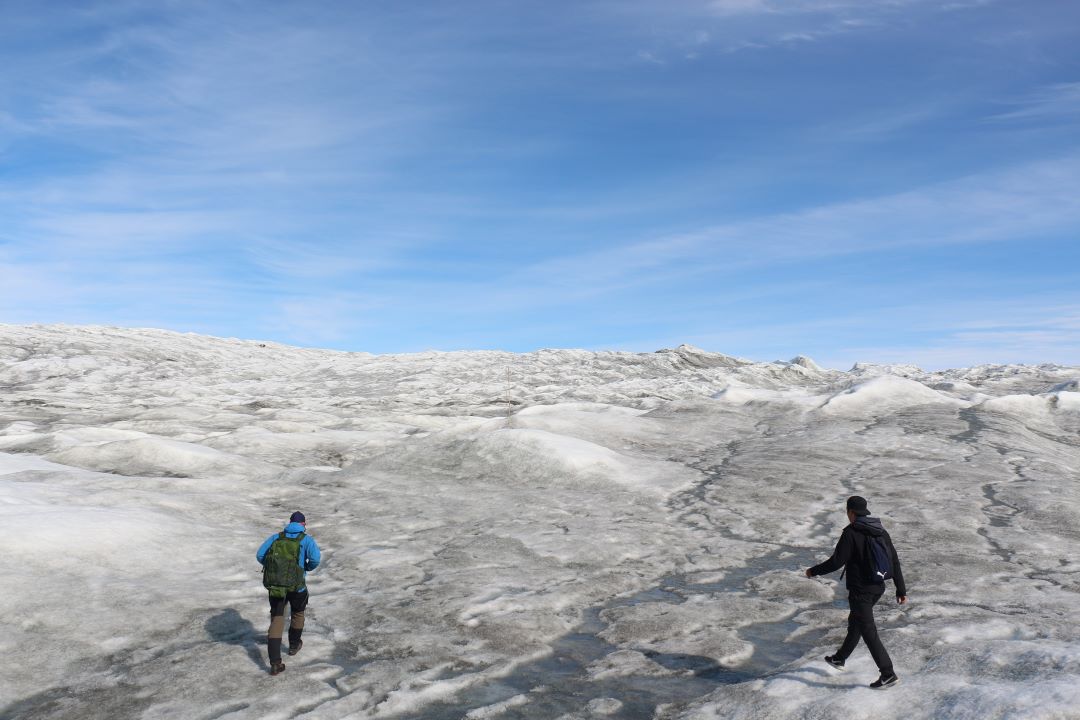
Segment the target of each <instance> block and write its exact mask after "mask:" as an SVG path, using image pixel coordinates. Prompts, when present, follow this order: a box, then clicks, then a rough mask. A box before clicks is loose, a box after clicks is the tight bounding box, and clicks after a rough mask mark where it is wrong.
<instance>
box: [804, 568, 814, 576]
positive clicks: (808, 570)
mask: <svg viewBox="0 0 1080 720" xmlns="http://www.w3.org/2000/svg"><path fill="white" fill-rule="evenodd" d="M806 577H814V576H813V575H811V574H810V568H806Z"/></svg>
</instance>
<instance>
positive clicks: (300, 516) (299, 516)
mask: <svg viewBox="0 0 1080 720" xmlns="http://www.w3.org/2000/svg"><path fill="white" fill-rule="evenodd" d="M863 505H864V506H865V505H866V501H863ZM289 522H291V523H293V522H298V523H306V522H307V520H305V519H304V513H302V512H300V511H299V510H297V511H296V512H294V513H293V514H292V515H290V516H289Z"/></svg>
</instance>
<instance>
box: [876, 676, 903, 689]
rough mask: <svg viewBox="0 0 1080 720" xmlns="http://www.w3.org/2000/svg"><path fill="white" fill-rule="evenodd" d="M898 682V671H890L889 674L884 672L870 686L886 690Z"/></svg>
mask: <svg viewBox="0 0 1080 720" xmlns="http://www.w3.org/2000/svg"><path fill="white" fill-rule="evenodd" d="M898 682H900V678H898V677H896V673H889V674H888V675H886V674H885V673H882V674H881V677H879V678H878V679H877V680H875V681H874V682H872V683H870V687H872V688H873V689H875V690H885V689H886V688H891V687H892V686H893V685H895V684H896V683H898Z"/></svg>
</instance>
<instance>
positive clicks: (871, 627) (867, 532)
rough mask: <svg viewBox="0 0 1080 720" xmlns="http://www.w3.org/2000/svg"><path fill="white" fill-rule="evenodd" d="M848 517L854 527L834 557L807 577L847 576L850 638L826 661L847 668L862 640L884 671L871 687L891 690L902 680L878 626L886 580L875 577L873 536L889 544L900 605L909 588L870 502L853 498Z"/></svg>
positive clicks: (897, 598)
mask: <svg viewBox="0 0 1080 720" xmlns="http://www.w3.org/2000/svg"><path fill="white" fill-rule="evenodd" d="M847 516H848V521H849V522H850V523H851V524H850V525H848V526H847V527H846V528H844V532H843V533H841V535H840V541H839V542H837V543H836V549H835V550H834V551H833V554H832V557H830V558H829V559H828V560H826V561H825V562H823V563H821V564H820V565H815V566H814V567H812V568H809V569H808V570H807V571H806V577H814V576H816V575H827V574H828V573H831V572H834V571H836V570H839V569H840V568H844V572H845V573H846V574H847V589H848V607H849V608H850V613H849V614H848V631H847V637H846V638H844V643H843V645H841V646H840V649H839V650H837V651H836V654H835V655H826V656H825V662H827V663H829V665H831V666H833V667H835V668H843V667H844V662H845V661H846V660H847V659H848V656H849V655H851V653H852V652H853V651H854V650H855V647H856V646H857V645H858V644H859V638H862V639H863V640H864V641H865V642H866V646H867V647H868V648H870V654H871V655H872V656H873V658H874V662H875V663H877V666H878V670H879V671H880V672H881V677H879V678H878V679H877V680H876V681H875V682H872V683H870V687H872V688H874V689H881V688H887V687H891V686H893V685H895V684H896V683H898V682H899V681H900V679H899V678H898V677H897V676H896V673H895V672H894V671H893V665H892V660H891V659H890V658H889V653H888V652H886V650H885V646H884V645H882V644H881V639H880V638H879V637H878V631H877V625H875V624H874V605H875V604H876V603H877V601H878V600H879V599H881V596H882V595H883V594H884V593H885V581H884V580H882V579H881V578H880V577H875V576H874V569H873V560H872V558H871V556H870V554H869V553H870V548H869V546H868V543H869V539H870V537H880V538H883V539H884V541H885V547H886V548H887V549H888V553H889V558H890V562H891V565H892V568H891V569H892V577H893V583H894V584H895V585H896V602H898V603H900V604H901V605H903V604H904V603H906V602H907V586H906V585H904V575H903V573H902V572H901V570H900V558H899V557H898V556H897V554H896V548H895V547H893V543H892V538H890V537H889V533H887V532H885V528H883V527H882V526H881V520H879V519H878V518H873V517H870V511H869V510H867V509H866V499H865V498H862V497H859V496H858V495H852V496H851V497H849V498H848V500H847Z"/></svg>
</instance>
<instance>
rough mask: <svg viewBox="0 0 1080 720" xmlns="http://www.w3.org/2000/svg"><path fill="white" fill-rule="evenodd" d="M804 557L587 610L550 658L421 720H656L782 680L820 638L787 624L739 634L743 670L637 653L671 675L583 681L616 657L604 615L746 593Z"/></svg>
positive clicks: (674, 580) (665, 585)
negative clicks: (746, 654) (720, 691)
mask: <svg viewBox="0 0 1080 720" xmlns="http://www.w3.org/2000/svg"><path fill="white" fill-rule="evenodd" d="M803 556H805V557H806V558H807V559H809V558H810V556H811V555H810V553H808V552H807V551H806V550H804V549H801V548H790V547H786V546H785V547H783V548H781V549H778V550H777V551H775V552H773V553H770V554H769V555H767V556H765V557H763V558H759V560H758V561H757V562H755V563H753V565H751V566H747V567H742V568H737V569H733V570H731V571H729V572H728V573H727V574H726V575H725V576H724V577H723V578H722V579H721V580H719V581H717V582H713V583H704V584H701V583H692V582H690V581H688V580H687V579H686V578H685V577H682V576H670V577H666V578H664V579H662V580H661V581H660V583H658V585H657V586H655V587H653V588H650V589H647V590H644V591H641V592H638V593H635V594H634V595H631V596H627V597H622V598H617V599H615V600H613V601H611V602H609V603H607V604H606V605H603V606H601V607H594V608H590V609H589V610H587V611H586V612H585V613H584V618H583V622H582V623H581V625H580V626H579V627H578V628H577V629H576V630H575V631H574V632H572V633H570V634H568V635H565V636H563V637H562V638H559V639H558V640H557V641H555V642H554V643H552V652H551V654H550V655H548V656H546V657H544V658H541V659H540V660H537V661H534V662H531V663H526V664H524V665H522V666H520V667H518V668H516V669H515V670H514V671H513V672H511V673H510V674H509V675H507V676H505V677H503V678H499V679H498V680H494V681H490V682H487V683H483V684H480V685H477V686H475V687H471V688H468V689H466V690H463V691H462V692H461V693H459V695H458V696H457V697H456V698H455V700H454V701H453V702H448V703H440V704H436V705H431V706H428V707H425V708H424V710H423V712H422V713H421V715H422V717H424V718H425V719H428V718H430V719H431V720H451V719H454V720H457V719H459V718H463V717H466V716H469V713H470V712H473V715H472V716H473V717H499V718H512V719H521V720H525V719H528V720H554V719H555V718H559V717H562V716H564V715H570V716H571V717H591V716H599V717H610V718H620V719H622V720H642V719H645V718H653V717H655V716H656V713H657V710H658V709H659V708H661V707H662V706H664V705H671V704H682V703H686V702H689V701H692V700H694V699H696V698H700V697H702V696H704V695H708V694H709V693H712V692H713V691H715V690H716V689H717V688H718V687H720V686H723V685H730V684H734V683H741V682H746V681H748V680H753V679H756V678H760V677H765V676H768V675H771V674H774V673H777V672H781V671H783V670H784V669H785V667H786V666H787V665H789V664H790V663H793V662H795V661H797V660H800V659H801V658H802V657H803V656H804V655H806V654H807V652H809V651H811V650H812V649H813V648H814V647H815V646H816V645H817V644H818V642H819V641H820V640H821V637H822V635H823V632H822V631H805V630H804V631H803V632H801V633H797V634H796V631H798V630H799V629H800V628H801V627H802V626H800V625H799V624H798V623H796V622H795V621H794V620H793V619H792V617H790V616H789V617H788V618H786V619H783V620H779V621H773V622H761V623H755V624H751V625H746V626H742V627H740V628H738V630H737V632H738V635H739V637H740V638H741V639H743V640H745V641H747V642H749V643H751V644H752V645H753V646H754V653H753V655H752V656H751V658H750V659H749V660H747V661H746V662H744V663H740V664H738V665H733V666H724V665H720V664H719V663H717V662H716V661H715V660H713V659H712V658H707V657H702V656H699V655H689V654H687V655H680V654H669V653H658V652H655V651H651V650H642V651H640V652H642V654H643V655H645V656H646V657H647V658H648V659H649V660H650V661H652V662H653V663H656V664H657V665H660V666H661V667H663V668H666V669H667V670H669V671H674V673H675V674H672V675H663V676H653V675H635V674H627V675H619V676H614V677H610V676H604V677H600V678H595V677H591V676H590V673H589V666H590V665H592V664H593V663H595V662H596V661H598V660H602V659H603V658H605V657H607V656H608V655H611V654H612V653H614V652H617V651H618V650H619V649H620V648H619V647H617V646H615V645H613V644H611V643H609V642H607V641H606V640H604V639H603V638H602V637H600V635H601V634H602V633H603V632H604V630H605V629H606V628H607V623H606V622H605V620H604V612H605V611H606V610H610V609H613V608H618V607H625V606H632V605H637V604H641V603H657V602H660V603H671V604H672V605H678V604H682V603H684V602H686V601H687V599H688V598H690V597H693V596H695V595H699V594H706V595H718V594H723V593H725V592H746V591H747V590H748V587H747V585H746V582H747V581H748V580H750V579H752V578H753V577H756V576H757V575H759V574H762V573H765V572H770V571H775V570H778V569H785V570H786V569H792V568H793V567H794V566H795V563H796V562H801V561H802V560H803V559H804V558H803ZM803 567H805V565H804V566H803ZM792 572H795V570H794V569H792ZM838 602H840V601H838ZM794 614H795V610H794V609H793V612H792V616H794ZM493 706H495V707H493ZM482 708H483V709H486V710H481V709H482Z"/></svg>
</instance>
